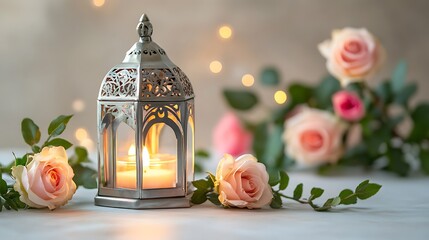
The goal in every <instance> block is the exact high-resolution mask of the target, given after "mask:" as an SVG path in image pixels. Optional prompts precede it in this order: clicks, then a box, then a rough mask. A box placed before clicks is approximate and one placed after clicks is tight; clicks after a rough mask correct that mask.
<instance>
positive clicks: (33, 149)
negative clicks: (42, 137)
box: [31, 145, 40, 153]
mask: <svg viewBox="0 0 429 240" xmlns="http://www.w3.org/2000/svg"><path fill="white" fill-rule="evenodd" d="M31 151H33V153H40V147H39V146H37V145H33V146H31Z"/></svg>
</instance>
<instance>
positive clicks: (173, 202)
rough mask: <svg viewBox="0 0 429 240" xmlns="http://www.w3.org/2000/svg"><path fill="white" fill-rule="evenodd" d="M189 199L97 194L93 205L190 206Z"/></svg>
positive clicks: (131, 206) (120, 206)
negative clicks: (138, 197)
mask: <svg viewBox="0 0 429 240" xmlns="http://www.w3.org/2000/svg"><path fill="white" fill-rule="evenodd" d="M189 199H190V198H188V197H172V198H152V199H133V198H118V197H107V196H98V195H97V196H96V197H95V205H96V206H103V207H114V208H129V209H153V208H188V207H191V203H190V201H189Z"/></svg>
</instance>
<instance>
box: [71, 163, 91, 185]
mask: <svg viewBox="0 0 429 240" xmlns="http://www.w3.org/2000/svg"><path fill="white" fill-rule="evenodd" d="M73 172H74V177H73V181H74V182H75V183H76V185H77V186H83V187H84V188H87V189H94V188H97V172H96V171H95V170H94V169H92V168H89V167H85V166H82V165H81V164H79V165H75V166H73Z"/></svg>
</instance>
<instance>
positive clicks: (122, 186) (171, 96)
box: [95, 14, 195, 209]
mask: <svg viewBox="0 0 429 240" xmlns="http://www.w3.org/2000/svg"><path fill="white" fill-rule="evenodd" d="M152 30H153V29H152V24H151V23H150V21H149V19H148V17H147V15H145V14H143V16H142V17H141V18H140V21H139V23H138V25H137V33H138V34H139V36H140V40H139V41H138V42H137V43H135V44H134V46H133V47H131V49H130V50H129V51H128V52H127V53H126V56H125V59H124V60H123V62H122V63H121V64H119V65H117V66H115V67H114V68H112V69H111V70H110V71H109V72H108V73H107V75H106V76H105V77H104V80H103V82H102V84H101V88H100V92H99V96H98V113H97V115H98V116H97V117H98V163H99V169H98V170H99V184H98V194H97V196H96V197H95V204H96V205H99V206H109V207H120V208H135V209H144V208H175V207H189V206H190V203H189V198H188V196H189V194H191V192H192V187H191V186H192V185H191V181H193V178H194V169H193V168H194V120H195V118H194V92H193V89H192V86H191V83H190V82H189V79H188V77H186V75H185V74H184V73H183V72H182V70H181V69H180V68H179V67H177V66H176V65H175V64H174V63H172V62H171V61H170V59H169V58H168V57H167V54H166V53H165V51H164V50H163V49H162V48H161V47H159V46H158V45H157V44H156V43H154V42H152V37H151V36H152Z"/></svg>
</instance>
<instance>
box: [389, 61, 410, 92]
mask: <svg viewBox="0 0 429 240" xmlns="http://www.w3.org/2000/svg"><path fill="white" fill-rule="evenodd" d="M406 77H407V64H406V63H405V61H404V60H401V61H400V62H399V63H398V65H396V68H395V70H394V71H393V74H392V90H393V92H395V93H399V92H400V91H401V90H402V88H403V87H404V83H405V80H406Z"/></svg>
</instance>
